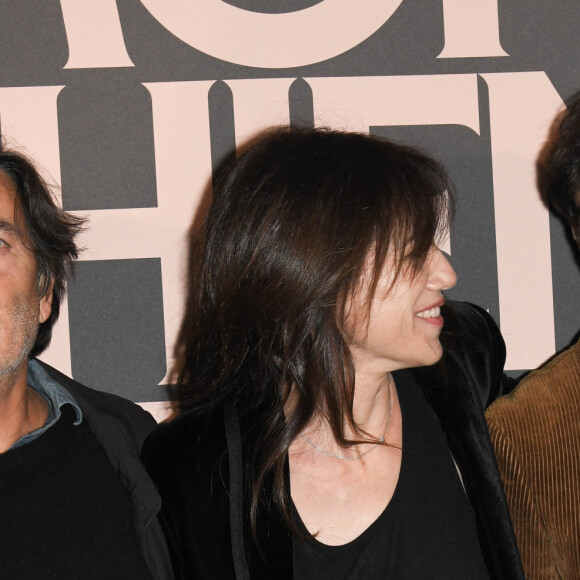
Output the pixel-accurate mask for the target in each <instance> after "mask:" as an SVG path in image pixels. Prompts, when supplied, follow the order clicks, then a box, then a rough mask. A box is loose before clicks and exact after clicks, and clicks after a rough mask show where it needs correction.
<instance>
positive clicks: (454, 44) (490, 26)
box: [437, 0, 508, 58]
mask: <svg viewBox="0 0 580 580" xmlns="http://www.w3.org/2000/svg"><path fill="white" fill-rule="evenodd" d="M443 22H444V25H445V47H444V48H443V50H442V51H441V54H440V55H439V56H438V57H437V58H467V57H482V56H508V54H507V52H505V51H504V49H503V48H502V47H501V44H500V41H499V18H498V11H497V0H443Z"/></svg>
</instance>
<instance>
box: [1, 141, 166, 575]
mask: <svg viewBox="0 0 580 580" xmlns="http://www.w3.org/2000/svg"><path fill="white" fill-rule="evenodd" d="M82 226H83V220H82V219H79V218H76V217H74V216H71V215H69V214H67V213H65V212H64V211H62V210H61V209H60V207H59V206H58V205H57V204H56V203H55V201H54V199H53V196H52V194H51V192H50V189H49V188H48V187H47V185H46V183H45V182H44V181H43V179H42V178H41V177H40V175H39V174H38V171H37V170H36V168H35V167H34V165H33V164H32V163H31V162H30V161H29V160H28V159H27V158H26V157H24V156H23V155H21V154H20V153H17V152H14V151H9V150H6V149H4V150H2V151H0V490H1V492H0V570H1V571H0V576H1V577H2V578H9V579H10V580H20V579H26V580H30V579H31V578H55V579H64V578H82V579H83V580H85V579H90V578H94V579H98V580H106V579H110V580H113V579H118V578H131V579H135V580H144V579H155V580H168V579H170V578H171V571H170V564H169V559H168V555H167V548H166V545H165V541H164V538H163V535H162V532H161V530H160V527H159V524H158V522H157V518H156V514H157V512H158V511H159V508H160V499H159V496H158V494H157V491H156V489H155V487H154V485H153V483H152V482H151V480H150V479H149V477H148V475H147V474H146V472H145V470H144V468H143V467H142V466H141V464H140V462H139V453H140V449H141V444H142V442H143V440H144V439H145V437H146V436H147V435H148V433H149V431H150V430H151V429H152V428H153V427H154V424H155V422H154V420H153V418H152V417H151V416H150V415H149V414H148V413H146V412H145V411H143V410H142V409H141V408H139V407H138V406H137V405H134V404H133V403H131V402H129V401H127V400H125V399H122V398H121V397H117V396H115V395H111V394H107V393H101V392H98V391H94V390H92V389H89V388H87V387H84V386H82V385H80V384H79V383H77V382H75V381H73V380H72V379H70V378H68V377H66V376H65V375H63V374H61V373H59V372H58V371H56V370H55V369H53V368H51V367H49V366H48V365H46V364H43V363H41V362H39V361H38V360H36V358H35V357H36V356H37V355H38V354H40V353H41V352H42V351H43V350H44V349H45V348H46V347H47V346H48V344H49V342H50V337H51V333H52V327H53V325H54V323H55V322H56V320H57V318H58V314H59V307H60V304H61V301H62V298H63V296H64V292H65V284H66V276H67V272H68V271H69V270H70V269H71V267H72V264H73V262H74V260H75V259H76V258H77V248H76V245H75V236H76V235H77V234H78V232H79V230H80V229H81V228H82Z"/></svg>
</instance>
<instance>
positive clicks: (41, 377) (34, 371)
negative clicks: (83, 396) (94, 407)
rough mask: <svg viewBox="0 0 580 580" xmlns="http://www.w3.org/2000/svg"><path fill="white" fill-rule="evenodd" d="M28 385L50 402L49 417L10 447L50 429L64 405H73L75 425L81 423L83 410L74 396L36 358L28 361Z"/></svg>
mask: <svg viewBox="0 0 580 580" xmlns="http://www.w3.org/2000/svg"><path fill="white" fill-rule="evenodd" d="M28 385H29V386H30V387H31V388H33V389H34V390H35V391H36V392H37V393H38V394H39V395H41V396H42V397H43V398H44V399H45V400H46V402H47V403H48V417H47V418H46V422H45V423H44V425H43V426H42V427H40V428H39V429H36V430H34V431H31V432H30V433H27V434H26V435H23V436H22V437H21V438H20V439H18V441H16V442H14V443H13V444H12V446H11V447H10V449H15V448H17V447H21V446H22V445H26V443H30V441H34V439H37V438H38V437H40V436H41V435H42V434H43V433H44V432H46V431H47V430H48V429H50V428H51V427H52V426H53V425H54V424H55V423H56V422H57V421H58V420H59V419H60V415H61V411H60V409H61V407H62V406H63V405H67V404H68V405H72V407H73V409H74V411H75V414H76V421H75V422H74V424H75V425H79V424H80V423H81V421H82V420H83V412H82V411H81V408H80V407H79V405H78V403H77V402H76V401H75V399H74V397H73V396H72V395H71V394H70V393H69V392H68V391H67V390H66V389H65V388H64V387H63V386H62V385H61V384H59V383H57V382H56V381H55V380H54V379H53V378H52V377H51V376H50V375H49V374H48V373H47V372H46V371H45V370H44V369H43V368H42V366H41V365H40V364H39V363H38V362H37V361H36V360H34V359H32V360H29V361H28Z"/></svg>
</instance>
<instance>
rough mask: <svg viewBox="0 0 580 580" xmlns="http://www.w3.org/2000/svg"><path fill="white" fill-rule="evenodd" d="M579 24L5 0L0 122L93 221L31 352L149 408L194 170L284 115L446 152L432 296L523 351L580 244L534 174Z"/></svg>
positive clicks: (376, 0)
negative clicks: (442, 266) (446, 267)
mask: <svg viewBox="0 0 580 580" xmlns="http://www.w3.org/2000/svg"><path fill="white" fill-rule="evenodd" d="M579 25H580V4H579V3H578V2H577V1H576V0H553V1H551V2H550V3H546V2H545V1H543V0H322V1H313V0H228V1H227V2H226V1H220V0H117V1H115V0H60V1H58V0H44V1H43V2H38V1H37V0H13V1H8V2H7V6H5V7H4V10H3V17H2V24H1V27H2V34H1V35H0V123H1V130H2V133H3V135H4V137H5V138H6V139H7V141H8V143H9V144H10V145H12V146H19V147H22V148H24V149H25V151H26V152H28V153H29V154H30V155H31V156H32V157H33V158H35V159H36V160H37V161H38V162H39V163H40V164H41V165H42V167H43V168H44V170H45V171H46V173H47V175H49V176H50V179H51V180H52V181H53V182H55V183H57V184H59V185H61V190H60V191H61V194H62V204H63V207H64V208H65V209H66V210H68V211H72V212H75V213H77V212H78V213H79V214H82V215H85V216H87V217H88V218H89V224H90V226H89V229H88V230H87V231H86V232H85V233H84V234H83V236H82V239H81V240H80V242H81V245H82V246H84V247H85V248H86V250H85V251H84V253H83V255H82V257H81V261H80V263H79V265H78V270H77V276H76V280H74V281H72V282H71V283H70V284H69V296H68V301H67V304H66V305H65V306H64V308H63V311H62V315H61V319H60V322H59V324H58V326H57V328H56V329H55V334H54V338H53V343H52V345H51V347H50V349H49V351H48V352H47V353H46V355H45V356H44V357H43V358H44V359H45V360H46V361H47V362H49V363H51V364H53V365H55V366H57V367H58V368H60V369H61V370H63V371H64V372H66V373H68V374H71V375H72V376H74V377H75V378H76V379H77V380H79V381H81V382H84V383H87V384H89V385H90V386H93V387H96V388H99V389H103V390H106V391H111V392H116V393H119V394H122V395H124V396H127V397H129V398H131V399H133V400H134V401H138V402H141V403H146V404H145V406H146V407H148V408H149V409H151V410H153V411H156V412H157V413H158V416H161V415H162V414H163V410H162V404H161V403H160V402H162V401H164V400H165V399H166V390H165V389H163V388H162V387H159V385H163V384H165V383H166V382H167V381H168V378H167V375H168V371H169V370H170V369H171V367H172V352H173V346H174V340H175V336H176V333H177V330H178V327H179V323H180V319H181V313H182V299H183V288H184V276H183V274H184V269H185V263H186V254H187V248H186V243H185V241H186V239H187V234H188V231H189V229H190V228H191V226H192V224H193V223H194V220H195V216H197V220H198V222H199V220H200V219H201V216H202V215H203V211H204V209H203V208H204V207H205V205H206V204H207V201H208V198H209V195H210V184H211V174H212V168H215V167H216V166H217V165H218V164H219V163H220V162H221V161H222V160H223V158H224V156H226V155H228V154H230V153H231V152H232V151H233V150H234V149H235V147H236V144H241V143H243V142H244V141H245V140H246V139H247V138H248V137H250V136H251V135H253V134H254V133H256V132H257V131H259V130H260V129H262V128H264V127H268V126H271V125H278V124H282V123H288V122H290V123H302V124H304V123H306V124H310V125H331V126H334V127H338V128H342V129H350V130H362V131H370V132H372V133H375V134H380V135H384V136H387V137H390V138H394V139H397V140H400V141H404V142H407V143H410V144H413V145H418V146H420V147H422V148H423V149H425V150H427V151H428V152H429V153H431V154H432V155H434V156H435V157H437V158H438V159H439V160H441V161H442V162H443V163H444V164H446V165H447V167H448V168H449V170H450V172H451V175H452V177H453V179H454V181H455V183H456V186H457V190H458V211H457V218H456V222H455V225H454V228H453V230H452V233H451V236H450V240H449V243H448V247H447V248H446V249H447V251H449V252H450V254H451V259H452V263H453V265H454V267H455V268H456V270H457V272H458V275H459V283H458V285H457V287H456V288H455V289H454V290H453V291H452V292H451V293H450V295H451V296H452V297H454V298H458V299H469V300H470V301H472V302H476V303H478V304H480V305H481V306H483V307H484V308H487V309H489V311H490V312H491V314H492V315H493V316H494V317H495V319H496V320H497V321H498V322H499V323H500V326H501V329H502V332H503V334H504V337H505V339H506V343H507V346H508V361H507V369H508V370H511V371H514V372H516V373H519V372H521V371H524V370H526V369H530V368H534V367H536V366H537V365H539V364H540V363H542V362H543V361H544V360H545V359H547V358H548V357H550V356H551V355H552V354H553V353H554V352H555V351H557V350H561V349H562V348H564V347H565V346H567V345H568V344H569V343H570V342H571V341H572V340H573V338H574V337H575V335H576V334H577V332H578V330H579V329H580V307H579V305H578V304H577V300H576V299H575V296H576V295H577V293H578V289H580V274H579V269H578V259H577V258H578V256H577V254H576V253H575V250H574V249H573V248H572V245H571V243H570V240H569V238H568V236H567V234H566V231H565V228H563V226H562V224H561V223H560V222H559V220H557V219H556V218H554V217H552V216H550V215H549V213H548V212H547V210H546V209H545V208H544V206H543V205H542V203H541V201H540V199H539V195H538V192H537V188H536V183H535V162H536V158H537V155H538V152H539V150H540V148H541V146H542V144H543V143H544V141H545V139H546V137H547V133H548V130H549V127H550V124H551V122H552V120H553V118H554V116H555V115H556V114H557V113H558V112H559V111H560V110H562V108H563V106H564V101H565V100H566V98H568V97H569V96H570V95H571V94H572V93H573V92H574V91H575V90H576V89H578V88H580V74H579V73H580V34H579V33H578V26H579Z"/></svg>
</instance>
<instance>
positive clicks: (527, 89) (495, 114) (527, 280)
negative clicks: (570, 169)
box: [481, 72, 563, 369]
mask: <svg viewBox="0 0 580 580" xmlns="http://www.w3.org/2000/svg"><path fill="white" fill-rule="evenodd" d="M481 76H482V77H483V78H484V79H485V81H486V83H487V85H488V87H489V108H490V126H491V151H492V159H493V189H494V198H495V227H496V242H497V267H498V280H499V304H500V311H501V330H502V334H503V336H504V338H505V341H506V344H507V349H508V357H507V362H506V368H508V369H529V368H535V367H536V366H538V365H539V364H540V363H542V362H544V361H545V360H546V359H547V358H548V357H550V356H552V355H553V354H554V351H555V336H554V306H553V298H552V262H551V256H550V228H549V222H548V211H547V209H546V208H545V207H544V206H543V204H542V202H541V201H540V197H539V194H538V192H537V190H536V180H535V161H536V158H537V156H538V152H539V151H540V148H541V146H542V143H543V142H544V141H545V139H546V137H547V135H548V129H549V127H550V124H551V122H552V120H553V118H554V115H555V114H556V112H557V111H558V110H560V109H561V107H562V105H563V103H562V100H561V99H560V97H559V95H558V93H557V92H556V90H555V89H554V87H553V86H552V84H551V83H550V81H549V79H548V77H547V76H546V74H545V73H543V72H528V73H497V74H484V75H481Z"/></svg>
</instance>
